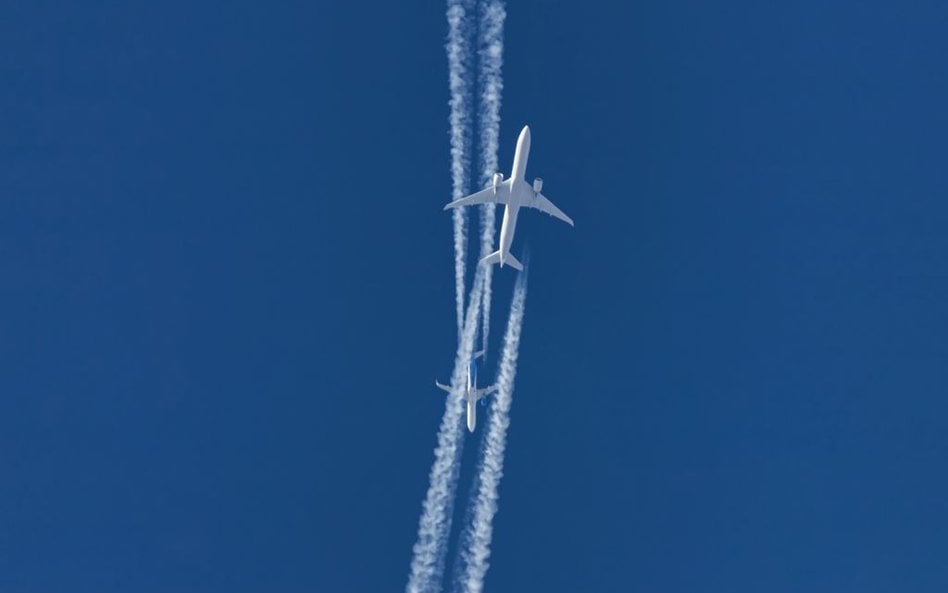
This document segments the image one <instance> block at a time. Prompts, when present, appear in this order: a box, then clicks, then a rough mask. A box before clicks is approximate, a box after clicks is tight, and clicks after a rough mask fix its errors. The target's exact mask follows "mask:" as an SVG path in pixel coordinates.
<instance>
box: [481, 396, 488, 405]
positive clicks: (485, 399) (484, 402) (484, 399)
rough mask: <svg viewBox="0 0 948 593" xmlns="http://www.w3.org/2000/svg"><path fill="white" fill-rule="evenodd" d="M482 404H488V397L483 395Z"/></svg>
mask: <svg viewBox="0 0 948 593" xmlns="http://www.w3.org/2000/svg"><path fill="white" fill-rule="evenodd" d="M481 405H482V406H486V405H487V398H486V397H482V398H481Z"/></svg>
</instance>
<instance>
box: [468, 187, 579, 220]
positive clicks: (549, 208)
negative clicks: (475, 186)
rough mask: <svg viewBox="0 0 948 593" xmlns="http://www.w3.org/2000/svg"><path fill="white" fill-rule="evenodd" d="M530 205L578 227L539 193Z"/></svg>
mask: <svg viewBox="0 0 948 593" xmlns="http://www.w3.org/2000/svg"><path fill="white" fill-rule="evenodd" d="M475 195H476V194H475ZM530 205H531V206H533V207H534V208H536V209H537V210H541V211H543V212H546V213H547V214H549V215H550V216H554V217H556V218H559V219H560V220H562V221H563V222H565V223H566V224H568V225H570V226H576V225H574V224H573V219H572V218H570V217H569V216H566V214H564V213H563V211H562V210H560V209H559V208H557V207H556V206H555V205H554V204H553V202H551V201H549V200H548V199H547V198H546V196H544V195H543V194H539V193H538V194H536V196H535V197H534V199H533V203H532V204H530Z"/></svg>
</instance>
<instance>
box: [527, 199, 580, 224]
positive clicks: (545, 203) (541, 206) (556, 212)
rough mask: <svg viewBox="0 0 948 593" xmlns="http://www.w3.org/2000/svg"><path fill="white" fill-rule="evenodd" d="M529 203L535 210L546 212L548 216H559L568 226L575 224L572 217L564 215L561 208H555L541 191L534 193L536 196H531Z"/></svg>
mask: <svg viewBox="0 0 948 593" xmlns="http://www.w3.org/2000/svg"><path fill="white" fill-rule="evenodd" d="M530 205H531V206H533V207H534V208H536V209H537V210H541V211H543V212H546V213H547V214H549V215H550V216H554V217H556V218H559V219H560V220H562V221H563V222H565V223H566V224H568V225H570V226H576V225H574V224H573V219H572V218H570V217H569V216H566V214H564V213H563V211H562V210H560V209H559V208H557V207H556V205H554V204H553V202H551V201H549V200H548V199H547V198H546V196H544V195H543V194H541V193H538V194H536V196H535V197H534V198H533V203H532V204H530Z"/></svg>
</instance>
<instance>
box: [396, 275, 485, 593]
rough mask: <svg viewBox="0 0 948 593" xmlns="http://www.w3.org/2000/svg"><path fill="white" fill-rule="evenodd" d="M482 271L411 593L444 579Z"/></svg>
mask: <svg viewBox="0 0 948 593" xmlns="http://www.w3.org/2000/svg"><path fill="white" fill-rule="evenodd" d="M484 267H485V266H478V271H477V272H476V273H475V275H474V286H473V287H472V288H471V294H470V305H469V307H468V309H467V314H466V315H465V318H464V326H463V331H462V332H461V337H460V339H459V342H458V350H457V354H456V356H455V359H454V372H453V373H452V374H451V387H452V392H451V394H450V395H449V396H448V397H446V398H445V404H444V415H443V416H442V417H441V426H440V428H439V429H438V445H437V447H435V460H434V463H433V464H432V466H431V475H430V482H429V484H428V492H427V494H426V496H425V502H424V504H423V505H422V511H421V518H420V519H419V520H418V540H417V541H416V543H415V546H414V548H413V556H412V560H411V574H410V575H409V577H408V586H407V587H406V589H405V590H406V591H407V592H408V593H423V592H427V591H434V590H437V588H438V586H439V585H440V583H441V577H442V575H443V574H444V561H445V555H446V554H447V547H448V535H449V533H450V531H451V516H452V512H453V510H454V494H455V490H456V489H457V479H458V472H459V471H460V456H461V449H462V445H463V443H464V427H463V426H462V421H461V417H462V415H463V412H464V406H463V405H462V399H463V396H462V393H461V389H462V386H463V385H464V383H465V373H466V369H467V365H468V363H469V362H470V360H471V353H472V352H473V351H474V341H475V338H476V337H477V322H478V317H479V314H480V304H481V301H482V291H483V287H484V275H483V272H481V270H482V269H483V268H484Z"/></svg>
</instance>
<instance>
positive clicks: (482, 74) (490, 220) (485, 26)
mask: <svg viewBox="0 0 948 593" xmlns="http://www.w3.org/2000/svg"><path fill="white" fill-rule="evenodd" d="M506 18H507V12H506V11H505V10H504V3H503V2H500V1H499V0H491V1H488V2H487V3H485V4H483V5H482V6H481V14H480V28H479V31H480V34H479V36H478V47H479V50H478V54H479V57H480V69H479V72H478V83H479V84H480V88H481V95H480V111H479V113H478V116H479V120H480V162H481V185H482V186H486V185H487V183H488V182H489V181H490V178H491V176H492V175H493V174H494V173H496V172H497V171H498V167H497V147H498V145H499V139H500V101H501V97H502V94H503V90H504V79H503V77H502V75H501V69H502V67H503V64H504V20H505V19H506ZM495 211H496V205H494V204H484V205H483V206H481V252H480V256H479V258H484V257H486V256H487V255H489V254H490V253H491V252H492V251H493V250H494V227H495ZM492 277H493V266H490V267H489V269H488V270H487V272H486V274H485V276H484V304H483V305H482V308H481V350H483V351H484V352H485V356H486V352H487V338H488V334H489V333H490V301H491V279H492Z"/></svg>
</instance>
